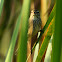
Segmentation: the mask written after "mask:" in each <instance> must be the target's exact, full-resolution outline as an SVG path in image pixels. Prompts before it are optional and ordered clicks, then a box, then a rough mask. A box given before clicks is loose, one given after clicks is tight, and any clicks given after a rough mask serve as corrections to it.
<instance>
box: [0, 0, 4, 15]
mask: <svg viewBox="0 0 62 62" xmlns="http://www.w3.org/2000/svg"><path fill="white" fill-rule="evenodd" d="M3 3H4V0H0V16H1V13H2V9H3Z"/></svg>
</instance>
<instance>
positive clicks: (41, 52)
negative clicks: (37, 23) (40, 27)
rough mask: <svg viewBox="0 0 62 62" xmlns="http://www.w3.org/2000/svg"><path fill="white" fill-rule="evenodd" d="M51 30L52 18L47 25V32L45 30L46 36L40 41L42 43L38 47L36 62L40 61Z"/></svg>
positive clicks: (52, 27)
mask: <svg viewBox="0 0 62 62" xmlns="http://www.w3.org/2000/svg"><path fill="white" fill-rule="evenodd" d="M53 32H54V20H52V21H51V22H50V25H49V26H48V29H47V32H46V33H47V34H46V36H45V38H44V40H43V43H42V45H41V47H40V50H39V53H38V56H37V59H36V62H40V61H41V59H42V57H43V55H44V53H45V50H46V48H47V46H48V43H49V40H50V38H51V36H52V34H53Z"/></svg>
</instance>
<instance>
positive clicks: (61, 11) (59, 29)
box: [52, 0, 62, 62]
mask: <svg viewBox="0 0 62 62" xmlns="http://www.w3.org/2000/svg"><path fill="white" fill-rule="evenodd" d="M61 46H62V0H56V17H55V31H54V40H53V43H52V62H61V61H60V57H61V53H62V52H61V49H62V48H61ZM61 59H62V58H61Z"/></svg>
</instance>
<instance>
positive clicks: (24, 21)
mask: <svg viewBox="0 0 62 62" xmlns="http://www.w3.org/2000/svg"><path fill="white" fill-rule="evenodd" d="M29 11H30V0H24V1H23V7H22V13H21V15H22V16H21V33H20V43H19V46H20V48H19V52H18V58H17V62H26V59H27V32H28V20H29Z"/></svg>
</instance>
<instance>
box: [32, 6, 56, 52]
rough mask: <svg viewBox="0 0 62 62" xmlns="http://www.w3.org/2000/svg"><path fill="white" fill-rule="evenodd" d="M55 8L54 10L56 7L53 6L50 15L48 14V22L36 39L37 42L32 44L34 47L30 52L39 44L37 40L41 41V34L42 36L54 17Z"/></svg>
mask: <svg viewBox="0 0 62 62" xmlns="http://www.w3.org/2000/svg"><path fill="white" fill-rule="evenodd" d="M55 8H56V5H55V6H54V8H53V9H52V11H51V14H50V16H49V18H48V20H47V23H46V25H45V26H44V28H43V30H42V32H41V35H40V37H39V38H38V40H37V42H36V43H35V44H34V46H33V48H32V52H33V51H34V49H35V46H36V44H37V43H38V42H39V40H40V39H41V36H42V34H43V33H44V31H45V30H46V29H47V27H48V26H49V24H50V22H51V21H52V19H53V17H54V16H55V15H54V13H55Z"/></svg>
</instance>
